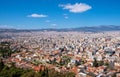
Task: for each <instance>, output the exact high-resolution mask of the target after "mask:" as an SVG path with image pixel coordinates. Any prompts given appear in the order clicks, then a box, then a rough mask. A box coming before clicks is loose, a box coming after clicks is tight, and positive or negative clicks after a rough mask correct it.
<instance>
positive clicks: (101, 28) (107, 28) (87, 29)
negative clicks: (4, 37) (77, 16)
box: [0, 25, 120, 33]
mask: <svg viewBox="0 0 120 77" xmlns="http://www.w3.org/2000/svg"><path fill="white" fill-rule="evenodd" d="M119 30H120V26H115V25H107V26H104V25H102V26H95V27H79V28H64V29H52V28H51V29H50V28H49V29H29V30H28V29H24V30H23V29H19V30H18V29H3V28H2V29H0V33H2V32H31V31H58V32H68V31H78V32H81V31H82V32H101V31H119Z"/></svg>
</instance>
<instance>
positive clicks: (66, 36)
mask: <svg viewBox="0 0 120 77" xmlns="http://www.w3.org/2000/svg"><path fill="white" fill-rule="evenodd" d="M0 36H1V38H0V39H1V40H0V42H3V41H9V42H11V46H10V48H11V49H12V52H14V53H13V54H11V56H10V57H8V58H3V60H4V62H5V63H6V65H8V66H10V65H11V63H14V65H15V66H16V67H18V68H24V69H33V70H35V71H36V72H39V71H40V70H44V69H45V68H49V69H54V70H55V71H58V72H66V71H70V72H73V73H75V75H76V77H95V76H97V77H102V76H103V77H107V76H108V77H110V76H116V77H119V76H120V32H119V31H116V32H115V31H111V32H98V33H92V32H54V31H44V32H39V31H37V32H20V33H7V32H6V33H2V34H1V35H0ZM5 36H6V37H5ZM1 56H2V55H1Z"/></svg>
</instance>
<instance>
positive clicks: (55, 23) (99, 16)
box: [0, 0, 120, 29]
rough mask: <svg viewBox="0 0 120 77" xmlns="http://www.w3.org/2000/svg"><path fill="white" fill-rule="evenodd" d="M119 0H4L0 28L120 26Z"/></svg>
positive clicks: (0, 14)
mask: <svg viewBox="0 0 120 77" xmlns="http://www.w3.org/2000/svg"><path fill="white" fill-rule="evenodd" d="M119 4H120V1H118V0H109V1H108V0H74V1H72V0H52V1H51V0H25V1H24V0H18V1H16V0H11V1H9V0H0V17H1V18H0V28H15V29H42V28H76V27H85V26H99V25H120V22H119V21H118V20H119V19H120V15H119V14H120V10H119V7H120V5H119Z"/></svg>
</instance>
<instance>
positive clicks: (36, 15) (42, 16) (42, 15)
mask: <svg viewBox="0 0 120 77" xmlns="http://www.w3.org/2000/svg"><path fill="white" fill-rule="evenodd" d="M27 17H33V18H44V17H47V15H44V14H35V13H34V14H31V15H28V16H27Z"/></svg>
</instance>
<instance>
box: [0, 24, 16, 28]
mask: <svg viewBox="0 0 120 77" xmlns="http://www.w3.org/2000/svg"><path fill="white" fill-rule="evenodd" d="M0 28H8V29H9V28H14V27H13V26H11V25H0Z"/></svg>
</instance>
